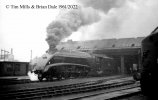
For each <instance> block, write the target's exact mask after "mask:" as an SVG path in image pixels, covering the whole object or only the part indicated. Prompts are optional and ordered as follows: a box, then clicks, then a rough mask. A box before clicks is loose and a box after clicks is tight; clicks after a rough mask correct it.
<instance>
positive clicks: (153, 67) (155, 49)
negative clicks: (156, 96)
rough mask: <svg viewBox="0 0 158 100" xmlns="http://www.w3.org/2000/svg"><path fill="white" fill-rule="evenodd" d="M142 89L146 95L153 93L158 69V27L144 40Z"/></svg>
mask: <svg viewBox="0 0 158 100" xmlns="http://www.w3.org/2000/svg"><path fill="white" fill-rule="evenodd" d="M141 45H142V71H141V78H140V83H141V90H142V92H143V93H144V94H145V95H153V92H152V91H153V89H155V88H156V86H157V84H156V79H157V76H158V74H157V71H158V27H157V28H156V29H155V30H154V31H153V32H151V34H150V35H149V36H147V37H145V38H144V39H143V41H142V44H141Z"/></svg>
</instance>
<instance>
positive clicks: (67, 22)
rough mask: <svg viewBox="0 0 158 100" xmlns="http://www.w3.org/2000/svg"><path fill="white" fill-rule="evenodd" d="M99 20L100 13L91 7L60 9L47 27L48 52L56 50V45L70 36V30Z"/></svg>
mask: <svg viewBox="0 0 158 100" xmlns="http://www.w3.org/2000/svg"><path fill="white" fill-rule="evenodd" d="M99 20H100V14H99V13H98V12H97V11H96V10H94V9H92V8H91V7H88V8H79V9H76V10H69V11H61V13H59V15H58V16H57V18H56V20H55V21H52V22H51V23H50V24H49V25H48V27H47V38H46V41H47V43H48V45H49V52H52V51H56V48H55V47H56V45H57V44H59V42H60V41H61V40H63V39H65V38H67V37H68V36H70V35H71V34H72V32H75V31H77V30H78V29H79V28H80V27H83V26H86V25H90V24H92V23H95V22H97V21H99Z"/></svg>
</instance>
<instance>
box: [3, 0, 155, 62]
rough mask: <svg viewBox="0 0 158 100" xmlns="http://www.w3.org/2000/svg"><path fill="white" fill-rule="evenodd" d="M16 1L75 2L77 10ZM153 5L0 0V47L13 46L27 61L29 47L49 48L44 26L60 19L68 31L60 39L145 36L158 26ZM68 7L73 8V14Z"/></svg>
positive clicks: (150, 0)
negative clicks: (50, 7) (49, 7)
mask: <svg viewBox="0 0 158 100" xmlns="http://www.w3.org/2000/svg"><path fill="white" fill-rule="evenodd" d="M11 5H15V6H18V7H19V8H17V9H16V8H14V7H13V8H12V6H11ZM20 5H28V6H32V5H35V6H36V5H42V6H47V5H56V6H58V7H59V5H78V9H80V10H78V9H77V11H76V10H74V9H73V10H68V8H66V9H65V10H63V9H60V8H57V9H30V8H27V9H21V8H20ZM157 9H158V0H1V1H0V49H6V50H8V51H10V49H11V48H13V52H14V55H15V59H18V60H20V61H29V60H30V53H31V52H30V51H31V50H32V51H33V57H36V56H41V55H42V54H44V53H45V51H46V50H48V48H49V46H48V44H47V41H46V38H47V36H48V35H50V34H51V33H49V32H48V28H47V27H48V26H50V23H52V21H55V20H63V19H64V20H66V22H65V23H66V25H68V30H70V33H69V34H67V35H64V36H61V37H62V38H61V41H62V40H67V39H72V40H79V41H84V40H92V39H106V38H127V37H139V36H146V35H148V34H150V32H151V31H152V30H153V29H154V28H155V27H157V26H158V11H157ZM70 11H71V12H73V14H74V12H75V11H76V12H75V18H73V17H74V15H72V14H71V13H69V12H70ZM69 14H70V15H71V17H69ZM65 15H66V17H65ZM63 16H64V17H63ZM67 16H68V17H67ZM67 18H68V19H69V20H70V21H72V22H73V23H72V22H71V23H68V22H69V20H67ZM71 19H72V20H71ZM76 23H77V24H76ZM70 24H71V25H70ZM53 25H54V24H53ZM73 25H74V26H75V27H72V26H73ZM53 32H54V31H53Z"/></svg>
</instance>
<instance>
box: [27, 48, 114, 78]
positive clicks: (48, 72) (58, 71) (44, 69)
mask: <svg viewBox="0 0 158 100" xmlns="http://www.w3.org/2000/svg"><path fill="white" fill-rule="evenodd" d="M106 59H108V60H111V58H106ZM30 65H31V71H32V72H34V73H35V74H37V75H38V79H39V80H40V81H42V79H43V78H46V79H47V80H52V79H54V78H57V79H59V80H60V79H62V78H65V79H66V78H70V77H74V78H76V77H87V76H90V75H94V73H95V74H96V73H97V67H98V64H97V63H96V57H95V56H93V55H91V54H89V53H86V52H80V51H68V50H61V51H58V52H56V53H54V54H48V53H47V54H44V55H43V56H42V57H40V58H38V59H35V60H33V61H32V62H31V63H30ZM95 76H96V75H95Z"/></svg>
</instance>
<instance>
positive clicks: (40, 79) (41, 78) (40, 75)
mask: <svg viewBox="0 0 158 100" xmlns="http://www.w3.org/2000/svg"><path fill="white" fill-rule="evenodd" d="M38 80H39V81H40V82H41V81H42V80H43V76H42V74H38Z"/></svg>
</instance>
